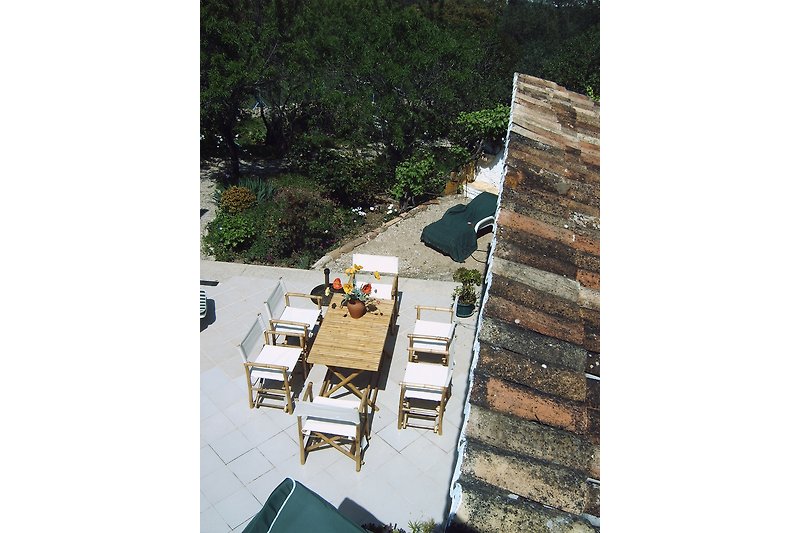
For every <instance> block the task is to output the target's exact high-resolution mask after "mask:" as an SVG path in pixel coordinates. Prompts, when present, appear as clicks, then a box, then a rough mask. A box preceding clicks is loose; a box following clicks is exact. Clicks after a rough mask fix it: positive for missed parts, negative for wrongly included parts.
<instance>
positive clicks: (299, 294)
mask: <svg viewBox="0 0 800 533" xmlns="http://www.w3.org/2000/svg"><path fill="white" fill-rule="evenodd" d="M290 296H292V297H297V298H309V299H311V300H313V301H314V302H316V304H317V309H322V296H315V295H313V294H305V293H302V292H287V293H286V306H287V307H289V297H290Z"/></svg>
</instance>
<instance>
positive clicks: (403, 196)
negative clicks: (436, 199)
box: [390, 152, 444, 204]
mask: <svg viewBox="0 0 800 533" xmlns="http://www.w3.org/2000/svg"><path fill="white" fill-rule="evenodd" d="M394 175H395V182H394V185H393V186H392V188H391V191H390V192H391V195H392V196H393V197H394V198H396V199H397V200H399V201H400V202H401V203H403V204H408V203H414V202H415V201H416V199H417V198H418V197H419V196H421V195H423V194H425V193H429V194H430V193H433V194H438V193H439V192H441V189H442V187H443V186H444V177H443V176H440V175H439V172H438V169H437V165H436V161H434V159H433V156H432V155H431V154H430V153H428V152H419V153H415V154H414V155H413V156H412V157H411V158H410V159H407V160H405V161H403V162H402V163H400V164H399V165H397V168H396V169H395V172H394Z"/></svg>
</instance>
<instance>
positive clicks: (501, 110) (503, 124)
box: [456, 104, 511, 150]
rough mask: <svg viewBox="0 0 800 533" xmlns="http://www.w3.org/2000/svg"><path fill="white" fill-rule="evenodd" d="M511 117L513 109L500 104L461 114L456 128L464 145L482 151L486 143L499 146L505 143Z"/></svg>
mask: <svg viewBox="0 0 800 533" xmlns="http://www.w3.org/2000/svg"><path fill="white" fill-rule="evenodd" d="M510 116H511V107H510V106H507V105H503V104H498V105H496V106H495V107H492V108H488V109H481V110H479V111H472V112H470V113H463V112H462V113H459V114H458V118H457V119H456V126H458V127H459V128H460V130H461V135H462V139H463V142H464V144H465V145H466V146H468V147H470V148H471V149H473V150H475V149H477V150H480V148H481V146H482V145H483V143H484V142H489V143H493V144H498V143H500V142H502V141H503V138H504V137H505V134H506V130H508V120H509V118H510Z"/></svg>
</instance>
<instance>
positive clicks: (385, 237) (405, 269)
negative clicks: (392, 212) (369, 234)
mask: <svg viewBox="0 0 800 533" xmlns="http://www.w3.org/2000/svg"><path fill="white" fill-rule="evenodd" d="M468 202H469V200H468V199H467V198H464V197H463V196H461V195H453V196H444V197H441V198H439V203H438V205H429V206H427V208H426V209H424V210H420V211H416V212H415V213H413V214H412V215H411V216H409V217H407V218H405V219H403V220H401V221H400V222H397V223H396V224H394V225H392V226H389V227H388V228H386V230H384V231H383V232H382V233H380V234H378V235H377V236H376V237H375V238H374V239H372V240H370V241H368V242H366V243H364V244H360V245H358V246H356V247H355V248H353V250H352V252H349V253H344V254H342V255H341V257H339V258H336V259H333V260H332V261H329V262H328V263H326V264H325V265H324V266H327V267H328V268H330V269H331V271H334V272H343V271H344V269H346V268H348V267H349V266H351V265H352V254H353V253H360V254H373V255H393V256H397V257H399V258H400V276H402V277H407V278H417V279H430V280H437V281H453V272H455V271H456V269H457V268H458V267H462V266H463V267H466V268H475V269H478V271H479V272H480V273H481V274H483V273H484V270H485V267H486V259H487V257H488V252H489V245H490V244H491V240H492V233H491V232H490V231H487V230H483V231H482V232H481V234H480V236H479V238H478V249H477V250H476V251H475V252H473V253H472V255H471V256H470V257H468V258H467V259H466V260H465V261H464V262H463V263H457V262H455V261H453V260H452V259H451V258H450V257H449V256H447V255H444V254H442V253H439V252H437V251H436V250H434V249H432V248H429V247H428V246H426V245H425V244H424V243H423V242H422V241H420V238H419V237H420V235H421V234H422V229H423V228H424V227H425V226H427V225H428V224H430V223H432V222H436V221H437V220H439V219H440V218H441V217H442V215H443V214H444V212H445V211H447V210H448V209H449V208H450V207H452V206H454V205H456V204H458V203H464V204H466V203H468ZM324 266H322V265H320V267H319V268H324Z"/></svg>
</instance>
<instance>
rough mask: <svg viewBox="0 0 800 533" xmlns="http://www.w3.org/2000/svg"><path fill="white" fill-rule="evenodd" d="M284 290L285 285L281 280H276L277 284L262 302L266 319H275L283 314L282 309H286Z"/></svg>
mask: <svg viewBox="0 0 800 533" xmlns="http://www.w3.org/2000/svg"><path fill="white" fill-rule="evenodd" d="M286 292H287V291H286V285H284V283H283V280H282V279H280V280H278V284H277V285H275V288H274V289H273V290H272V292H271V293H270V294H269V296H267V300H266V301H265V302H264V308H265V309H266V311H267V319H268V320H277V319H279V318H280V317H281V315H282V314H283V311H284V309H286Z"/></svg>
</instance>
